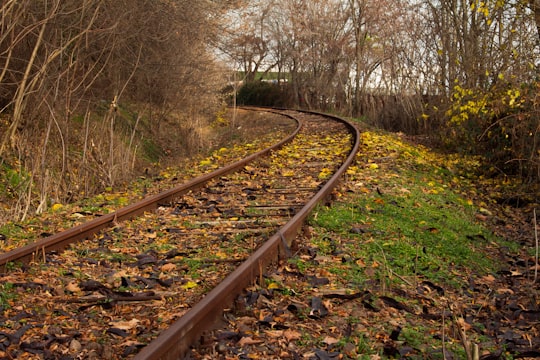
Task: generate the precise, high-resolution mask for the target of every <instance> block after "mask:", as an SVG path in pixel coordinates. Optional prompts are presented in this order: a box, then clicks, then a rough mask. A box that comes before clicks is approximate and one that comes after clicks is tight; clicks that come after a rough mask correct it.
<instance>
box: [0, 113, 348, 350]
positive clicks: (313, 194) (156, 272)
mask: <svg viewBox="0 0 540 360" xmlns="http://www.w3.org/2000/svg"><path fill="white" fill-rule="evenodd" d="M254 110H256V111H261V110H260V109H254ZM265 111H273V112H275V113H278V114H280V115H282V116H287V117H290V118H291V119H294V120H295V121H296V122H297V123H298V127H297V129H296V130H295V131H294V132H293V133H292V134H291V135H290V136H288V137H287V138H285V139H283V140H282V141H281V142H280V143H278V144H276V145H275V146H273V147H272V148H269V149H265V150H263V151H260V152H258V153H256V154H253V155H250V156H248V157H247V158H245V159H243V160H241V161H238V162H235V163H233V164H229V165H227V166H225V167H223V168H220V169H218V170H215V171H213V172H211V173H208V174H205V175H203V176H201V177H198V178H196V179H193V180H190V181H188V182H186V183H185V184H182V185H179V186H177V187H175V188H173V189H170V190H167V191H165V192H162V193H159V194H156V195H152V196H150V197H148V198H146V199H144V200H142V201H140V202H138V203H135V204H132V205H130V206H127V207H125V208H122V209H119V210H117V211H116V212H114V213H111V214H107V215H103V216H100V217H99V218H96V219H94V220H92V221H89V222H87V223H84V224H81V225H78V226H76V227H74V228H71V229H68V230H66V231H63V232H61V233H58V234H55V235H52V236H50V237H48V238H45V239H41V240H39V241H37V242H35V243H34V244H30V245H27V246H24V247H21V248H18V249H15V250H13V251H10V252H8V253H4V254H0V266H1V267H2V268H3V272H2V273H0V286H1V287H0V300H2V301H0V310H2V312H0V358H6V359H10V358H22V359H25V358H26V359H34V358H35V359H43V358H45V359H49V358H50V359H56V358H62V357H63V358H66V359H69V358H77V359H81V358H84V359H118V358H134V359H178V358H182V356H183V355H184V354H185V353H186V352H187V351H188V350H189V348H190V346H192V344H194V343H195V342H196V341H197V339H198V337H199V336H200V335H201V334H202V332H203V331H204V330H206V329H208V328H210V327H211V326H212V325H213V324H214V323H215V322H216V320H217V319H219V317H220V314H221V312H222V310H223V309H224V308H225V307H227V306H229V305H230V304H231V303H232V302H233V300H234V298H235V297H236V296H237V295H238V294H239V293H240V292H241V291H242V290H243V289H245V288H246V287H247V286H249V285H250V284H252V283H253V282H255V281H258V280H261V279H262V273H263V272H264V270H265V269H266V268H267V267H268V266H269V265H270V264H272V263H276V262H277V261H278V260H279V259H281V258H286V257H287V256H288V255H289V254H290V248H291V246H292V245H293V241H294V238H295V236H296V234H297V233H298V231H300V229H301V226H302V224H303V221H304V220H305V218H306V217H307V216H308V215H309V213H310V211H311V210H312V209H313V208H314V207H315V206H316V205H317V204H318V203H319V202H321V201H323V200H325V199H327V198H328V197H329V196H330V194H331V192H332V190H333V188H334V187H335V186H336V183H337V182H338V181H339V179H340V177H341V176H342V175H343V172H344V171H345V170H346V168H347V167H348V166H349V165H350V164H351V162H352V161H353V158H354V154H355V153H356V151H357V149H358V132H357V130H356V129H355V128H354V127H353V126H352V125H351V124H350V123H348V122H346V121H344V120H342V119H338V118H334V117H330V116H327V115H322V114H317V113H308V112H298V111H290V110H265ZM8 302H9V303H15V305H13V306H7V304H8ZM2 304H3V305H2Z"/></svg>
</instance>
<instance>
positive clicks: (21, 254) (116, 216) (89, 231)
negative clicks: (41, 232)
mask: <svg viewBox="0 0 540 360" xmlns="http://www.w3.org/2000/svg"><path fill="white" fill-rule="evenodd" d="M282 115H283V116H287V117H289V118H291V119H293V120H295V121H296V122H297V127H296V129H295V130H294V131H293V132H292V133H291V134H290V135H288V136H287V137H286V138H284V139H283V140H281V141H280V142H278V143H277V144H275V145H273V146H271V147H269V148H267V149H264V150H261V151H259V152H257V153H254V154H252V155H250V156H248V157H246V158H244V159H242V160H239V161H237V162H234V163H232V164H229V165H227V166H225V167H222V168H220V169H218V170H215V171H213V172H210V173H208V174H204V175H202V176H199V177H197V178H195V179H193V180H191V181H188V182H186V183H184V184H182V185H179V186H177V187H174V188H172V189H169V190H167V191H164V192H162V193H159V194H156V195H153V196H149V197H147V198H145V199H143V200H141V201H139V202H136V203H134V204H131V205H128V206H126V207H124V208H122V209H119V210H117V211H115V212H112V213H110V214H106V215H103V216H100V217H98V218H96V219H94V220H91V221H88V222H85V223H83V224H80V225H78V226H75V227H73V228H70V229H68V230H65V231H62V232H60V233H57V234H54V235H51V236H49V237H46V238H42V239H40V240H38V241H36V242H34V243H32V244H28V245H26V246H23V247H20V248H17V249H14V250H11V251H9V252H6V253H3V254H0V267H5V266H6V264H8V263H10V262H14V261H20V262H29V261H32V260H34V259H35V258H38V256H39V255H40V254H42V253H46V252H51V251H61V250H63V249H65V248H66V247H67V246H68V245H69V244H71V243H74V242H77V241H80V240H83V239H87V238H89V237H90V236H92V235H94V234H96V233H97V232H98V231H100V230H102V229H104V228H107V227H111V226H113V225H114V224H115V223H117V222H121V221H124V220H128V219H131V218H134V217H136V216H138V215H140V214H142V213H144V212H146V211H153V210H155V209H156V208H157V206H158V204H163V203H167V202H171V201H173V200H174V199H175V198H178V197H179V196H181V195H182V194H185V193H186V192H188V191H189V190H194V189H197V188H200V187H201V186H203V185H204V184H205V183H206V182H208V181H209V180H211V179H212V178H215V177H217V176H222V175H225V174H228V173H231V172H234V171H236V170H238V169H241V168H242V167H244V166H245V165H246V164H248V163H249V162H251V161H253V160H255V159H257V158H259V157H261V156H264V155H266V154H268V153H269V152H271V151H273V150H276V149H279V148H280V147H282V146H283V145H285V144H286V143H288V142H290V141H292V139H293V138H294V137H295V136H296V134H297V133H298V132H299V131H300V129H301V127H302V124H301V123H300V122H299V121H298V120H297V119H295V118H294V117H292V116H288V115H285V114H282Z"/></svg>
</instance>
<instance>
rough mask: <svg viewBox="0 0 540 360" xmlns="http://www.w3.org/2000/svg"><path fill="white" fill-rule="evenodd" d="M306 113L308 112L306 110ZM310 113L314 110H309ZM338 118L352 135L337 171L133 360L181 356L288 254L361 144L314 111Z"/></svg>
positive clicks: (355, 135) (355, 134) (165, 359)
mask: <svg viewBox="0 0 540 360" xmlns="http://www.w3.org/2000/svg"><path fill="white" fill-rule="evenodd" d="M306 113H310V112H308V111H306ZM311 113H313V112H311ZM314 114H317V115H321V116H326V117H330V118H333V119H335V120H337V121H341V122H343V123H345V124H346V125H347V127H349V129H350V130H351V132H352V134H353V147H352V150H351V152H350V154H349V156H348V157H347V159H346V160H345V162H344V163H343V165H342V166H341V167H340V168H339V169H338V171H337V172H336V173H335V174H334V175H333V176H332V177H331V178H330V179H329V180H328V181H327V182H326V184H325V185H324V186H323V187H322V188H321V189H320V190H319V192H318V193H317V194H315V196H314V197H313V198H312V199H311V200H310V201H309V202H308V203H306V205H305V206H304V207H303V208H302V209H301V210H300V211H299V212H298V213H297V214H296V215H295V216H294V217H293V218H292V219H291V220H290V221H289V222H288V223H287V224H285V225H284V226H283V227H282V228H281V229H280V230H279V231H278V232H277V233H276V234H274V235H273V236H272V237H271V238H270V239H269V240H268V241H267V242H266V243H265V244H264V245H263V246H261V247H260V248H259V249H258V250H257V251H256V252H255V253H253V254H252V255H251V256H250V257H249V258H248V259H247V260H246V261H245V262H244V263H242V264H241V265H240V266H239V267H238V268H237V269H236V270H235V271H234V272H232V273H231V274H230V275H229V276H228V277H227V278H225V280H224V281H222V282H221V283H220V284H219V285H218V286H216V287H215V288H214V289H213V290H211V291H210V292H209V293H208V294H207V295H206V296H205V297H204V298H203V299H202V300H201V301H200V302H199V303H197V304H196V305H195V306H194V307H193V308H191V309H190V310H189V311H188V312H187V313H186V314H185V315H183V316H182V318H180V319H179V320H178V321H176V322H175V323H174V324H173V325H172V326H171V327H169V328H168V329H167V330H165V331H163V332H162V333H161V334H160V335H159V336H158V337H157V338H156V339H155V340H154V341H152V342H151V343H150V344H149V345H148V346H146V347H144V348H143V349H142V350H141V351H140V352H139V353H138V354H137V355H136V357H135V360H143V359H152V360H157V359H162V360H172V359H181V358H183V357H184V356H185V354H186V353H187V351H188V350H189V348H190V347H191V346H192V345H193V344H195V343H196V342H197V338H198V337H200V336H201V334H202V333H203V332H204V331H205V330H207V329H210V328H211V327H212V326H213V325H214V324H215V322H216V321H217V320H218V319H219V315H220V313H221V312H222V311H223V309H224V308H225V307H226V306H229V305H230V304H231V303H232V302H233V300H234V298H235V297H236V296H237V295H238V294H240V293H241V291H242V290H243V289H245V288H246V287H247V286H249V285H250V284H251V283H252V282H253V281H254V280H255V279H256V278H257V277H258V276H259V275H260V272H261V271H264V270H265V269H266V268H267V267H268V266H269V265H270V264H271V263H272V262H275V261H278V260H279V259H280V258H284V257H287V254H288V253H289V251H288V249H289V247H290V246H291V243H292V241H293V240H294V238H295V237H296V235H297V233H298V231H299V230H300V228H301V226H302V225H303V223H304V221H305V219H306V218H307V216H308V215H309V214H310V212H311V211H312V210H313V209H314V208H315V206H316V205H317V204H319V203H320V202H321V201H322V200H324V199H325V198H326V197H327V196H329V195H330V193H331V192H332V190H333V189H334V188H335V187H336V186H337V184H338V182H339V180H340V178H341V177H342V176H343V174H344V172H345V171H346V170H347V168H348V167H349V166H350V165H351V164H352V162H353V161H354V157H355V155H356V153H357V152H358V148H359V146H360V144H359V143H360V134H359V131H358V129H357V128H356V127H355V126H354V125H353V124H352V123H350V122H349V121H347V120H345V119H342V118H339V117H336V116H331V115H325V114H321V113H314Z"/></svg>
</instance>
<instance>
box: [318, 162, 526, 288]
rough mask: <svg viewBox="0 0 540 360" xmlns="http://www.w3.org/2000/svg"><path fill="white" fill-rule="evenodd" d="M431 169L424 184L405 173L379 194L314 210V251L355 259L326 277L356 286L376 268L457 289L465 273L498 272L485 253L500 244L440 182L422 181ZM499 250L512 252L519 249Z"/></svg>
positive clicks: (384, 185) (471, 209)
mask: <svg viewBox="0 0 540 360" xmlns="http://www.w3.org/2000/svg"><path fill="white" fill-rule="evenodd" d="M435 170H436V169H434V172H433V173H432V174H429V173H428V174H423V177H422V178H419V175H418V173H417V172H412V171H408V170H404V171H401V172H399V175H398V177H393V180H392V179H391V178H389V180H388V181H389V182H388V183H378V186H377V188H378V189H379V190H376V189H374V188H371V189H369V191H367V190H365V191H364V192H362V193H359V194H356V195H354V196H353V197H348V198H347V199H346V200H345V201H343V202H338V203H334V204H333V205H332V206H331V207H320V208H318V209H317V210H316V211H315V212H314V214H313V216H312V217H311V219H310V220H309V222H310V224H311V225H313V226H316V227H319V228H320V231H319V233H318V235H317V237H316V238H315V239H313V243H314V244H315V245H316V246H317V248H318V252H319V253H322V254H327V255H328V254H335V253H336V252H338V253H339V252H342V253H344V254H346V256H347V258H351V259H353V260H355V261H351V262H350V264H349V265H348V266H343V265H342V264H336V266H334V267H333V268H332V269H330V271H331V272H332V273H335V274H336V275H340V276H342V277H344V278H345V279H346V280H347V281H349V282H353V283H358V282H362V281H364V280H365V279H366V278H368V277H369V276H368V275H366V274H365V272H366V270H367V269H369V268H370V267H374V266H375V267H376V270H377V271H376V273H377V274H378V275H381V272H383V273H384V274H383V275H385V276H388V277H391V278H392V276H391V275H392V274H397V275H398V277H402V278H404V279H413V280H414V279H416V280H429V281H432V282H434V283H439V284H446V285H453V286H459V282H460V281H462V280H461V279H462V275H463V273H464V272H465V273H466V272H470V271H474V272H475V273H476V274H478V275H485V274H489V273H492V272H496V271H497V270H498V266H497V262H496V261H493V259H491V258H490V256H489V255H490V254H489V253H488V254H486V252H485V251H484V249H485V247H486V245H489V244H491V243H497V242H498V243H500V244H501V245H503V244H502V241H501V240H500V239H497V238H496V237H495V236H494V235H493V234H492V233H491V232H490V231H489V230H487V229H486V228H485V227H483V226H482V224H480V223H478V222H476V221H475V218H474V214H475V209H474V207H473V206H472V205H469V204H468V203H467V201H466V200H464V199H462V198H461V197H460V196H459V195H458V194H456V193H454V192H453V191H452V190H451V189H450V188H449V187H448V186H445V185H442V184H441V183H440V182H439V181H433V180H431V181H427V180H426V178H433V179H437V178H438V176H441V174H440V172H435ZM402 186H403V187H402ZM504 246H509V247H510V248H511V249H512V248H513V249H514V250H517V249H516V245H511V244H508V243H504ZM374 264H375V265H374ZM471 264H475V265H474V270H471V266H470V265H471ZM393 279H394V280H395V281H399V280H398V279H396V278H395V277H393Z"/></svg>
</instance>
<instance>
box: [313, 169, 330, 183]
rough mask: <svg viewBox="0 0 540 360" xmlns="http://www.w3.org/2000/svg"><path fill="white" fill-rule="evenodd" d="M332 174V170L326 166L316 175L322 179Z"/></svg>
mask: <svg viewBox="0 0 540 360" xmlns="http://www.w3.org/2000/svg"><path fill="white" fill-rule="evenodd" d="M330 175H332V170H330V169H328V168H323V169H322V170H321V172H320V173H319V175H318V176H317V177H318V178H319V179H320V180H324V179H326V178H328V177H330Z"/></svg>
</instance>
